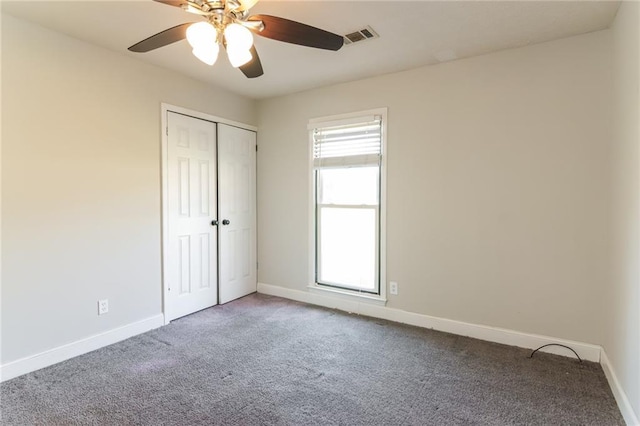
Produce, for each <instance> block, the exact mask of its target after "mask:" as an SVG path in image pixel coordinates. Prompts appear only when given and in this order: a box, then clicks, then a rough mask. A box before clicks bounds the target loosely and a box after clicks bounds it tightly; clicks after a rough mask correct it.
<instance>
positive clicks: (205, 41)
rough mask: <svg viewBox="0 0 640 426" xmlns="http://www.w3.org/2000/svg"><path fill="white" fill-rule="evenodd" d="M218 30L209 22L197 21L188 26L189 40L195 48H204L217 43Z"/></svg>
mask: <svg viewBox="0 0 640 426" xmlns="http://www.w3.org/2000/svg"><path fill="white" fill-rule="evenodd" d="M217 38H218V32H217V31H216V29H215V28H214V26H213V25H211V24H210V23H208V22H204V21H203V22H197V23H195V24H192V25H190V26H189V28H187V41H188V42H189V44H190V45H191V47H193V49H194V50H195V49H197V50H204V49H206V48H207V46H209V45H212V44H217Z"/></svg>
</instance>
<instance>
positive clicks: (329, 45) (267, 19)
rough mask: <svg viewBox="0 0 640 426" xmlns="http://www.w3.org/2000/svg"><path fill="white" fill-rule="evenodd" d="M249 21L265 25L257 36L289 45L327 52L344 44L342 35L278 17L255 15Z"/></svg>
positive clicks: (257, 32)
mask: <svg viewBox="0 0 640 426" xmlns="http://www.w3.org/2000/svg"><path fill="white" fill-rule="evenodd" d="M248 21H262V23H263V24H264V29H263V30H262V31H255V33H256V34H258V35H261V36H263V37H267V38H271V39H274V40H279V41H284V42H287V43H293V44H299V45H301V46H308V47H315V48H317V49H326V50H339V49H340V48H341V47H342V45H343V43H344V39H343V38H342V36H341V35H338V34H334V33H330V32H329V31H325V30H321V29H320V28H316V27H312V26H310V25H306V24H302V23H300V22H296V21H290V20H289V19H284V18H279V17H277V16H270V15H253V16H250V17H249V19H248Z"/></svg>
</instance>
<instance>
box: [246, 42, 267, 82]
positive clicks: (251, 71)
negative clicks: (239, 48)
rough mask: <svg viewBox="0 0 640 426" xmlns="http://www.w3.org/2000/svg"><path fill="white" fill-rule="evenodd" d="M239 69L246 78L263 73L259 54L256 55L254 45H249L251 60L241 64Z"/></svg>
mask: <svg viewBox="0 0 640 426" xmlns="http://www.w3.org/2000/svg"><path fill="white" fill-rule="evenodd" d="M240 71H242V73H243V74H244V75H246V76H247V78H256V77H260V76H261V75H262V74H264V71H263V70H262V63H261V62H260V56H258V52H257V51H256V48H255V46H251V60H250V61H249V62H247V63H246V64H244V65H242V66H241V67H240Z"/></svg>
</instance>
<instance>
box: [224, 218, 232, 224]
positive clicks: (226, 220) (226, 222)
mask: <svg viewBox="0 0 640 426" xmlns="http://www.w3.org/2000/svg"><path fill="white" fill-rule="evenodd" d="M230 223H231V222H229V219H223V220H222V224H223V225H228V224H230Z"/></svg>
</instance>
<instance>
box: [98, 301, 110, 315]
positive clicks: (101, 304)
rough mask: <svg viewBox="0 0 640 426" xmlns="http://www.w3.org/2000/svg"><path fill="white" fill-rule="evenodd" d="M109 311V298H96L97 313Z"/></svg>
mask: <svg viewBox="0 0 640 426" xmlns="http://www.w3.org/2000/svg"><path fill="white" fill-rule="evenodd" d="M107 312H109V299H102V300H98V315H104V314H106V313H107Z"/></svg>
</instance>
